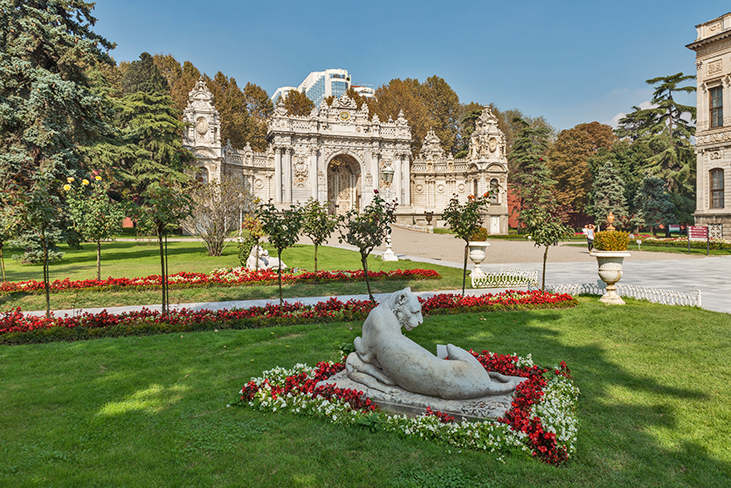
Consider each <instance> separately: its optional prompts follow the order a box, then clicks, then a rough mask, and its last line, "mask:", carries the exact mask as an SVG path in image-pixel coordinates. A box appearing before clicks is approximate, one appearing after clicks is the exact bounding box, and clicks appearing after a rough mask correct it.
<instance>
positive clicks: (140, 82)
mask: <svg viewBox="0 0 731 488" xmlns="http://www.w3.org/2000/svg"><path fill="white" fill-rule="evenodd" d="M167 90H168V82H167V81H166V80H165V77H164V76H163V75H162V74H161V73H160V70H159V69H158V67H157V66H156V65H155V63H154V61H153V59H152V56H150V53H146V52H145V53H142V54H140V59H138V60H137V61H134V62H133V63H130V65H129V68H128V69H127V71H126V72H125V73H124V76H122V91H123V92H124V94H125V95H129V94H130V93H135V92H147V93H155V92H162V91H167Z"/></svg>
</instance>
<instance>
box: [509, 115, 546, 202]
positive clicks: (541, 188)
mask: <svg viewBox="0 0 731 488" xmlns="http://www.w3.org/2000/svg"><path fill="white" fill-rule="evenodd" d="M518 123H519V125H520V126H521V127H522V129H521V131H520V132H519V133H518V136H517V137H516V139H515V142H514V143H513V147H512V150H511V151H510V155H509V160H510V165H511V166H512V167H513V169H514V174H515V176H514V177H513V183H514V188H516V190H517V192H518V195H519V198H520V201H521V209H530V208H534V207H542V208H546V209H547V210H549V212H551V213H553V211H554V210H555V209H554V208H553V207H554V203H555V200H554V198H553V185H554V184H555V181H554V180H553V179H552V178H551V171H550V170H549V169H548V164H547V163H546V160H545V159H544V158H545V154H546V152H547V150H548V143H549V140H548V138H549V135H550V132H549V130H548V129H547V128H545V127H540V126H531V125H529V124H528V123H527V122H525V121H521V122H518Z"/></svg>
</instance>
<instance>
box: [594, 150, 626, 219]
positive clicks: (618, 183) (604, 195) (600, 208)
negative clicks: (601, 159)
mask: <svg viewBox="0 0 731 488" xmlns="http://www.w3.org/2000/svg"><path fill="white" fill-rule="evenodd" d="M588 210H589V211H590V212H591V215H593V216H594V218H595V219H596V221H597V222H606V221H607V216H608V215H609V213H610V212H611V213H613V214H614V216H615V217H616V218H617V219H618V220H619V222H621V223H623V224H626V223H627V222H628V220H629V212H628V210H627V199H626V197H625V188H624V181H623V180H622V176H621V175H620V173H619V170H618V169H617V168H616V167H615V166H614V164H612V162H611V161H607V162H605V163H604V164H603V165H602V166H599V167H598V169H597V171H596V173H595V174H594V181H593V184H592V190H591V195H590V206H589V208H588Z"/></svg>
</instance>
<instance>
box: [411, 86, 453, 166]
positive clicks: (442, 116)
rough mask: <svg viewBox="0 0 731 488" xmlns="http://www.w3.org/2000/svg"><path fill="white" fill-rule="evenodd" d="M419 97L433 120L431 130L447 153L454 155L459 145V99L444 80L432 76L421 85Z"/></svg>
mask: <svg viewBox="0 0 731 488" xmlns="http://www.w3.org/2000/svg"><path fill="white" fill-rule="evenodd" d="M419 95H420V97H421V98H422V100H423V103H424V105H425V106H426V110H427V113H428V114H429V116H430V119H431V128H432V129H433V130H434V133H436V135H437V136H438V137H439V140H440V141H441V143H442V147H443V148H444V150H445V151H447V152H451V153H452V154H454V153H455V152H456V145H457V132H458V123H459V119H458V115H459V111H460V108H461V107H460V104H459V97H458V96H457V94H456V93H455V92H454V90H452V87H451V86H449V83H447V82H446V81H445V80H444V79H443V78H440V77H439V76H437V75H433V76H430V77H429V78H427V79H426V80H424V83H422V84H421V86H420V89H419Z"/></svg>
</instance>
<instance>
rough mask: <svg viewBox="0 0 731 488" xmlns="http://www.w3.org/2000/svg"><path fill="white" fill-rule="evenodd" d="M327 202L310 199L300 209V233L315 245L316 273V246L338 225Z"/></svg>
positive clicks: (325, 239)
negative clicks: (329, 210)
mask: <svg viewBox="0 0 731 488" xmlns="http://www.w3.org/2000/svg"><path fill="white" fill-rule="evenodd" d="M327 207H328V206H327V204H322V203H320V202H318V201H317V200H312V199H310V200H309V201H308V202H307V203H306V204H305V206H304V207H303V209H302V233H303V234H304V235H306V236H307V237H309V238H310V240H312V244H314V246H315V273H317V248H318V247H319V246H321V245H322V243H323V242H325V241H327V238H328V237H330V235H332V233H333V232H334V231H335V229H336V228H337V226H338V221H339V220H338V218H337V217H336V216H335V215H330V213H329V212H328V208H327Z"/></svg>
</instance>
